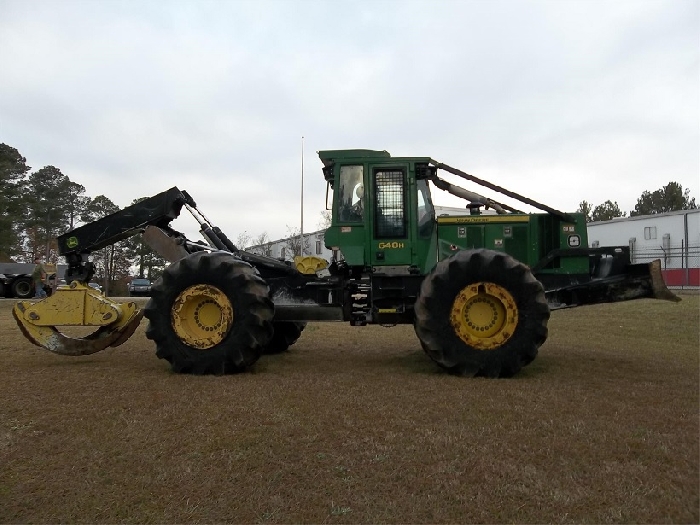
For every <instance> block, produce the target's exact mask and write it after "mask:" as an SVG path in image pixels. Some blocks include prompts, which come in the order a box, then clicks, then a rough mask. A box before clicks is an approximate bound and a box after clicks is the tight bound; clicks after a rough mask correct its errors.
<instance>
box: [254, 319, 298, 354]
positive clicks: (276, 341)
mask: <svg viewBox="0 0 700 525" xmlns="http://www.w3.org/2000/svg"><path fill="white" fill-rule="evenodd" d="M272 326H273V327H274V330H275V333H274V334H273V336H272V339H270V342H269V343H267V345H266V346H265V348H264V349H263V354H265V355H273V354H281V353H282V352H286V351H287V349H288V348H289V347H290V346H292V345H293V344H294V343H296V342H297V339H299V336H301V332H303V331H304V328H305V327H306V323H297V322H294V321H275V322H274V323H272Z"/></svg>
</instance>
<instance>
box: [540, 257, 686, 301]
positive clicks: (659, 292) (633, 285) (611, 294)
mask: <svg viewBox="0 0 700 525" xmlns="http://www.w3.org/2000/svg"><path fill="white" fill-rule="evenodd" d="M545 295H546V297H547V303H548V304H549V308H550V310H557V309H560V308H574V307H576V306H584V305H587V304H598V303H615V302H619V301H632V300H634V299H644V298H650V299H663V300H666V301H673V302H678V301H680V300H681V298H680V297H678V296H677V295H676V294H674V293H673V292H672V291H671V290H669V289H668V288H667V287H666V283H665V282H664V278H663V275H662V274H661V261H659V260H658V259H657V260H655V261H653V262H650V263H642V264H627V265H625V266H624V268H623V269H622V271H621V272H619V273H615V274H614V275H608V276H606V277H598V278H594V279H591V280H590V281H588V282H587V283H579V284H574V285H571V286H564V287H560V288H556V289H553V290H547V291H546V292H545Z"/></svg>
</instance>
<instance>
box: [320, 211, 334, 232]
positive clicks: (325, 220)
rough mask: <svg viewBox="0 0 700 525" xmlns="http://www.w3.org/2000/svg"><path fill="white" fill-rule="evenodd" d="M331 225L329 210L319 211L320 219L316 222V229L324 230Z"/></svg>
mask: <svg viewBox="0 0 700 525" xmlns="http://www.w3.org/2000/svg"><path fill="white" fill-rule="evenodd" d="M330 225H331V210H321V218H320V219H319V221H318V229H319V230H325V229H327V228H329V227H330Z"/></svg>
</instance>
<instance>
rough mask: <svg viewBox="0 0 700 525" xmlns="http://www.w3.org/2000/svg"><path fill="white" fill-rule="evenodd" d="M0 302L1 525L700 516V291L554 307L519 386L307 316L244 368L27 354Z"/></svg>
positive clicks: (373, 333)
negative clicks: (296, 330)
mask: <svg viewBox="0 0 700 525" xmlns="http://www.w3.org/2000/svg"><path fill="white" fill-rule="evenodd" d="M11 305H12V301H9V300H7V301H2V302H0V330H1V331H0V334H1V335H0V363H1V365H0V397H1V399H2V402H1V403H0V522H4V523H8V522H12V523H20V522H21V523H59V522H60V523H66V522H68V523H98V522H99V523H211V522H236V523H470V522H479V523H513V522H515V523H611V522H612V523H698V521H699V520H700V516H699V511H698V508H699V505H700V501H699V499H698V483H699V476H700V474H699V470H698V465H699V462H700V461H699V453H700V452H699V438H698V435H699V433H700V432H699V431H700V428H699V415H698V412H699V358H698V355H699V350H700V342H699V326H700V324H699V321H700V320H699V313H700V297H698V296H697V295H696V296H689V295H686V296H684V301H683V302H682V303H678V304H673V303H668V302H662V301H650V300H643V301H635V302H631V303H625V304H617V305H600V306H595V307H586V308H580V309H576V310H566V311H559V312H555V313H553V315H552V320H551V321H550V338H549V340H548V341H547V343H546V344H545V345H544V346H543V347H542V348H541V350H540V355H539V357H538V359H537V360H535V362H534V363H533V364H532V365H530V366H529V367H527V368H526V369H525V370H524V371H523V372H522V373H520V374H519V375H518V376H517V377H515V378H513V379H507V380H490V379H464V378H459V377H453V376H450V375H447V374H444V373H442V372H441V371H440V370H439V369H438V368H437V367H436V366H434V365H433V364H432V362H431V361H430V360H429V359H428V358H427V356H425V355H424V353H423V351H422V350H421V348H420V345H419V343H418V341H417V339H416V337H415V335H414V333H413V330H412V328H411V327H408V326H400V327H394V328H383V327H362V328H360V327H358V328H353V327H350V326H348V325H346V324H310V325H309V326H308V327H307V329H306V330H305V332H304V333H303V335H302V337H301V339H300V340H299V342H298V343H297V344H296V345H294V346H293V347H292V348H291V350H290V352H288V353H286V354H283V355H279V356H269V357H263V358H262V359H261V360H260V361H259V362H258V364H257V365H256V366H255V368H254V370H253V371H251V372H249V373H245V374H242V375H238V376H228V377H189V376H179V375H175V374H173V373H171V372H170V369H169V366H168V363H166V362H164V361H160V360H158V359H157V358H156V357H155V349H154V347H153V345H152V343H151V341H149V340H147V339H146V338H145V336H144V330H145V326H146V321H144V322H143V324H142V325H141V327H140V328H139V330H138V331H137V332H136V334H135V335H134V336H133V337H132V338H131V339H130V340H129V341H128V342H127V343H126V344H125V345H123V346H121V347H119V348H115V349H109V350H106V351H104V352H102V353H100V354H96V355H94V356H90V357H83V358H69V357H59V356H54V355H52V354H50V353H49V352H47V351H45V350H42V349H40V348H37V347H35V346H32V345H31V344H30V343H28V342H27V341H25V340H24V339H23V338H22V336H21V335H20V332H19V330H18V329H17V328H16V326H15V323H14V320H13V319H12V317H11V314H10V308H11Z"/></svg>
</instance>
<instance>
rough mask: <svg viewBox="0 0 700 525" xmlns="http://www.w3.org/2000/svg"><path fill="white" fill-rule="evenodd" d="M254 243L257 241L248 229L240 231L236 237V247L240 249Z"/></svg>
mask: <svg viewBox="0 0 700 525" xmlns="http://www.w3.org/2000/svg"><path fill="white" fill-rule="evenodd" d="M254 245H255V242H254V241H253V237H252V236H251V235H250V234H249V233H248V232H247V231H244V232H242V233H239V234H238V237H236V248H238V249H239V250H245V249H246V248H248V247H250V246H254Z"/></svg>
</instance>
